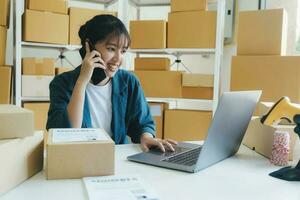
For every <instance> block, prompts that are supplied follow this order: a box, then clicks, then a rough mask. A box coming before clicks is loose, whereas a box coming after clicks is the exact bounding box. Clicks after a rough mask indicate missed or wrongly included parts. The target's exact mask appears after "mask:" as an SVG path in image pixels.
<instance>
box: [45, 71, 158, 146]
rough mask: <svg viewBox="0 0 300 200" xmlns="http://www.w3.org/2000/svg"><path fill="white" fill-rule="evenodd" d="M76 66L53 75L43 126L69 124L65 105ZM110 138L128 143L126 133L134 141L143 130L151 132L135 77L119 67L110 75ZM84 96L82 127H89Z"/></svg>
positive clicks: (146, 104) (150, 125)
mask: <svg viewBox="0 0 300 200" xmlns="http://www.w3.org/2000/svg"><path fill="white" fill-rule="evenodd" d="M80 68H81V67H80V66H79V67H77V68H76V69H75V70H73V71H70V72H65V73H63V74H60V75H58V76H56V77H55V78H54V79H53V81H52V82H51V83H50V86H49V87H50V107H49V111H48V121H47V126H46V128H47V130H48V129H51V128H70V127H71V124H70V121H69V117H68V112H67V106H68V104H69V101H70V99H71V96H72V92H73V88H74V86H75V83H76V81H77V78H78V76H79V74H80ZM111 101H112V121H111V130H112V134H113V136H112V139H113V140H114V141H115V143H116V144H124V143H128V141H127V138H126V135H128V136H129V137H131V140H132V141H133V142H135V143H139V142H140V136H141V134H142V133H144V132H148V133H151V134H152V135H153V136H155V124H154V121H153V119H152V116H151V113H150V110H149V107H148V103H147V101H146V99H145V96H144V93H143V90H142V88H141V85H140V83H139V81H138V79H137V78H136V77H135V76H134V75H133V74H132V73H130V72H128V71H125V70H122V69H119V70H118V71H117V73H116V74H115V75H114V77H113V78H112V96H111ZM91 127H92V124H91V116H90V111H89V106H88V98H87V95H85V101H84V111H83V120H82V128H91Z"/></svg>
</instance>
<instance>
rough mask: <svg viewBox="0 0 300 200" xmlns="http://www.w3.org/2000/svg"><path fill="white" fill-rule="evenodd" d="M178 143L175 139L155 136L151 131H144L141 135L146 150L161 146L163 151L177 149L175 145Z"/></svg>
mask: <svg viewBox="0 0 300 200" xmlns="http://www.w3.org/2000/svg"><path fill="white" fill-rule="evenodd" d="M176 145H177V142H176V141H175V140H171V139H159V138H153V137H152V136H151V135H149V133H143V134H142V136H141V149H142V150H143V151H144V152H148V151H149V149H150V148H153V147H157V148H159V149H160V150H161V151H162V152H165V151H166V149H167V150H169V151H175V149H174V147H175V146H176Z"/></svg>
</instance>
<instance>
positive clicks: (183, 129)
mask: <svg viewBox="0 0 300 200" xmlns="http://www.w3.org/2000/svg"><path fill="white" fill-rule="evenodd" d="M211 119H212V113H211V112H210V111H195V110H166V111H165V124H164V138H170V139H174V140H177V141H191V140H204V139H205V137H206V134H207V131H208V128H209V126H210V122H211Z"/></svg>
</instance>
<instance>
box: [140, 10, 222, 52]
mask: <svg viewBox="0 0 300 200" xmlns="http://www.w3.org/2000/svg"><path fill="white" fill-rule="evenodd" d="M216 17H217V15H216V12H215V11H189V12H174V13H169V17H168V45H167V47H168V48H215V43H216V20H217V18H216ZM195 22H197V26H196V25H195ZM139 34H140V33H139Z"/></svg>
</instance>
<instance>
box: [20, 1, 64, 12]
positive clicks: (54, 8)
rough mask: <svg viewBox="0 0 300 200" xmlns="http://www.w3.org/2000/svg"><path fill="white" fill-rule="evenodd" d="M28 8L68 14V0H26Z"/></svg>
mask: <svg viewBox="0 0 300 200" xmlns="http://www.w3.org/2000/svg"><path fill="white" fill-rule="evenodd" d="M26 8H28V9H30V10H38V11H49V12H54V13H59V14H66V15H67V14H68V1H67V0H26Z"/></svg>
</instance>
